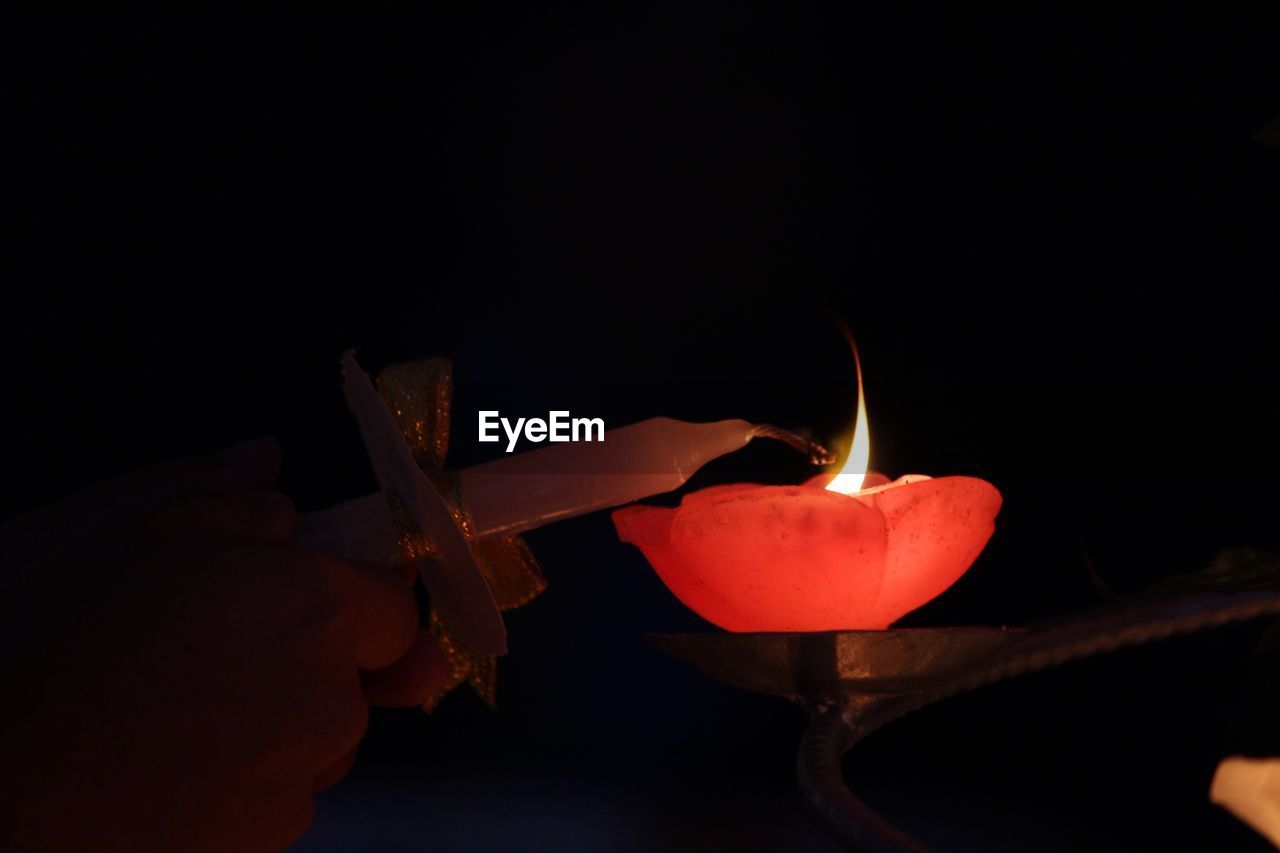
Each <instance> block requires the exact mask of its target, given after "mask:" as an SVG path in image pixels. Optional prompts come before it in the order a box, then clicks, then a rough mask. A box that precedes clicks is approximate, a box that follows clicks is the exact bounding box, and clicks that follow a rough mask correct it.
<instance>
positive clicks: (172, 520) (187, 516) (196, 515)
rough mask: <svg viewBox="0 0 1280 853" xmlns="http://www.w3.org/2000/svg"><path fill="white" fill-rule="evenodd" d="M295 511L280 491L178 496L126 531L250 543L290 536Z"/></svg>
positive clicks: (275, 541) (278, 541)
mask: <svg viewBox="0 0 1280 853" xmlns="http://www.w3.org/2000/svg"><path fill="white" fill-rule="evenodd" d="M296 525H297V513H296V512H295V511H294V508H293V502H292V501H290V500H289V498H288V497H286V496H285V495H282V494H280V493H279V492H255V493H253V494H248V495H243V496H240V495H206V496H201V497H186V498H181V499H179V500H177V501H175V502H173V503H172V504H170V505H168V506H165V507H163V508H161V509H157V510H154V511H152V512H149V513H147V514H145V515H143V516H142V517H141V518H139V519H137V520H136V521H135V522H134V523H132V524H129V525H126V526H125V527H124V529H125V530H127V531H129V532H131V533H134V532H140V531H145V532H147V533H149V534H150V535H153V536H157V537H173V536H213V537H220V538H227V539H237V540H242V541H250V542H264V543H284V542H289V541H291V540H292V539H293V536H294V530H295V528H296Z"/></svg>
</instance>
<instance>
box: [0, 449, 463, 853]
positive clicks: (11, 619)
mask: <svg viewBox="0 0 1280 853" xmlns="http://www.w3.org/2000/svg"><path fill="white" fill-rule="evenodd" d="M279 463H280V450H279V447H278V446H277V445H276V444H275V442H274V441H268V440H263V441H256V442H250V443H246V444H244V445H238V446H237V447H235V448H232V449H231V450H230V451H227V452H225V453H224V454H222V455H221V456H219V457H218V458H217V459H216V460H211V461H195V460H193V461H187V462H180V463H173V464H169V465H164V466H158V467H156V468H153V469H148V470H145V471H142V472H138V473H135V474H133V475H130V476H129V477H126V478H124V479H122V480H119V481H116V482H113V483H108V484H103V485H100V486H95V487H92V488H90V489H88V490H86V491H85V492H82V493H79V494H77V495H75V496H73V497H71V498H69V499H68V500H67V501H65V502H63V503H62V504H59V505H57V506H54V507H50V508H48V509H46V510H42V511H40V512H38V513H34V514H32V515H30V516H26V517H23V518H21V519H17V520H16V521H15V522H13V523H11V524H9V525H6V526H5V527H4V528H0V561H2V563H0V667H2V671H0V696H3V697H4V703H5V706H6V707H5V712H4V713H5V719H6V721H7V722H6V724H5V726H4V729H3V732H2V733H0V754H3V755H4V763H5V766H4V771H3V778H4V781H3V783H2V784H3V790H0V848H3V849H13V850H107V849H110V850H183V851H205V850H208V851H215V850H218V851H221V850H236V851H251V850H279V849H281V848H283V847H285V846H286V845H287V844H288V843H289V842H291V841H292V840H293V839H295V838H296V837H297V836H298V835H299V834H301V832H302V831H303V829H304V828H305V827H306V826H307V824H308V823H309V822H310V820H311V816H312V812H313V805H312V797H313V795H314V794H315V793H316V791H318V790H319V789H321V788H323V787H325V786H327V785H330V784H333V783H334V782H335V781H337V780H338V779H339V778H340V777H341V776H342V775H343V774H344V773H346V771H347V770H348V769H349V768H350V766H351V764H352V762H353V760H354V757H355V751H356V747H357V744H358V743H359V741H360V739H361V737H362V736H363V734H364V731H365V726H366V723H367V719H368V706H369V704H370V702H375V703H379V704H416V703H418V702H420V701H422V700H423V699H425V697H426V696H428V695H430V694H431V693H433V692H434V691H435V690H436V689H437V688H438V687H439V685H440V682H441V680H442V678H443V667H444V663H443V655H442V654H441V652H440V650H439V649H438V648H437V647H436V646H435V644H434V642H432V641H431V639H430V636H429V635H426V634H425V633H424V632H422V631H420V629H419V621H418V611H417V607H416V605H415V603H414V600H413V596H412V592H411V589H410V587H409V585H408V583H406V577H405V575H404V574H402V573H394V572H392V571H391V570H388V569H384V568H380V567H374V566H361V565H352V564H349V563H346V562H344V561H342V560H339V559H337V558H335V557H332V556H329V555H326V554H323V553H320V552H317V551H312V550H309V549H306V548H303V547H302V546H299V545H296V544H293V542H292V540H293V535H294V521H295V516H294V509H293V506H292V504H291V503H290V502H289V500H288V499H287V498H285V497H284V496H283V495H281V494H279V493H277V492H272V491H269V488H270V486H271V484H272V483H273V482H274V481H275V477H276V473H277V471H278V468H279ZM393 664H394V666H392V665H393Z"/></svg>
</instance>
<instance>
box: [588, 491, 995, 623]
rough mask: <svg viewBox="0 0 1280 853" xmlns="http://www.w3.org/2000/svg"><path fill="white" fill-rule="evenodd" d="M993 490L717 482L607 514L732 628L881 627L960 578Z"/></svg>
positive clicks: (686, 598) (695, 605) (986, 525)
mask: <svg viewBox="0 0 1280 853" xmlns="http://www.w3.org/2000/svg"><path fill="white" fill-rule="evenodd" d="M1000 501H1001V499H1000V492H998V491H997V490H996V488H995V486H993V485H991V484H990V483H988V482H986V481H985V480H979V479H977V478H975V477H938V478H936V479H934V478H929V477H922V476H907V477H902V478H900V479H898V480H896V481H894V482H892V483H887V484H885V485H879V486H874V487H872V488H869V489H864V490H860V491H858V492H855V493H853V494H851V495H850V494H843V493H841V492H836V491H831V490H829V489H826V488H824V487H823V486H821V485H803V486H754V485H732V486H719V487H712V488H709V489H703V490H701V491H697V492H693V493H691V494H689V495H688V496H686V497H685V499H684V500H683V501H682V502H681V504H680V506H679V507H677V508H667V507H650V506H630V507H624V508H622V509H619V510H617V511H615V512H614V514H613V521H614V524H615V525H616V526H617V529H618V536H619V537H620V538H621V539H622V540H623V541H624V542H630V543H631V544H633V545H635V546H636V547H638V548H639V549H640V550H641V551H643V552H644V555H645V557H647V558H648V560H649V563H650V564H651V565H652V566H653V568H654V569H655V570H656V571H657V572H658V576H659V577H661V578H662V581H663V582H664V583H665V584H666V585H667V587H668V588H669V589H670V590H671V591H672V592H673V593H675V595H676V597H677V598H679V599H680V600H681V601H683V602H684V603H685V604H686V605H687V606H688V607H689V608H691V609H692V610H694V611H695V612H696V613H698V614H699V615H701V616H702V617H703V618H704V619H706V620H707V621H709V622H713V623H714V624H716V625H719V626H720V627H721V628H725V629H727V630H730V631H838V630H857V629H876V628H887V627H889V625H890V623H892V622H893V621H894V620H896V619H898V618H899V617H901V616H903V615H904V614H906V613H909V612H910V611H912V610H915V609H916V608H917V607H919V606H921V605H922V604H925V603H926V602H928V601H930V600H931V599H933V598H935V597H936V596H938V595H940V594H941V593H942V592H943V591H944V590H946V589H947V587H949V586H951V585H952V584H953V583H955V582H956V580H957V579H959V577H960V576H961V575H963V574H964V573H965V571H966V570H967V569H968V568H969V566H971V565H972V564H973V561H974V560H975V559H976V558H977V556H978V554H979V553H980V552H981V551H982V549H983V547H984V546H985V545H986V544H987V540H988V539H990V538H991V534H992V532H993V531H994V530H995V517H996V513H997V512H999V510H1000Z"/></svg>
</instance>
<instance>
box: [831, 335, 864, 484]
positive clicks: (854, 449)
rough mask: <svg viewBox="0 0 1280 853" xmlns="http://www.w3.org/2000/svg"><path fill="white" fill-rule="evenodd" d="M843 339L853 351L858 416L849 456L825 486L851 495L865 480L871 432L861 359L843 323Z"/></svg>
mask: <svg viewBox="0 0 1280 853" xmlns="http://www.w3.org/2000/svg"><path fill="white" fill-rule="evenodd" d="M840 325H841V326H842V327H843V328H844V333H845V337H846V338H848V339H849V346H850V347H851V348H852V349H853V367H854V371H855V372H856V373H857V376H858V415H857V419H856V420H855V421H854V426H853V443H852V445H850V447H849V456H848V458H846V459H845V460H844V467H842V468H841V469H840V473H839V474H836V476H835V477H834V478H833V479H832V480H831V482H830V483H828V484H827V490H828V491H832V492H843V493H844V494H846V495H851V494H853V493H854V492H856V491H859V490H860V489H861V488H862V484H863V482H864V481H865V480H866V479H867V468H868V467H869V465H870V463H871V430H870V429H869V428H868V427H867V403H866V400H865V399H864V398H863V395H862V359H860V358H859V357H858V345H857V344H856V343H855V342H854V340H853V333H852V332H851V331H849V327H848V326H847V325H845V324H844V323H843V322H841V324H840Z"/></svg>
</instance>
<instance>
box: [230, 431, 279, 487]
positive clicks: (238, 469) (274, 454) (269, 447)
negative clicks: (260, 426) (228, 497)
mask: <svg viewBox="0 0 1280 853" xmlns="http://www.w3.org/2000/svg"><path fill="white" fill-rule="evenodd" d="M214 458H215V459H216V460H217V462H218V465H219V466H220V467H221V468H222V469H223V470H225V471H226V472H227V473H228V474H229V475H230V476H231V477H232V478H233V479H237V480H238V479H249V478H252V477H253V476H254V475H255V474H256V473H258V472H260V471H261V470H262V469H263V468H268V467H270V468H273V469H274V467H275V466H276V465H277V464H278V461H279V458H280V444H279V443H278V442H277V441H276V440H275V439H274V438H271V437H269V436H263V437H261V438H251V439H249V440H248V441H242V442H240V443H238V444H233V445H231V446H230V447H228V448H227V449H226V450H223V451H222V452H220V453H219V454H218V455H217V456H215V457H214ZM264 485H269V483H267V484H264Z"/></svg>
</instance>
